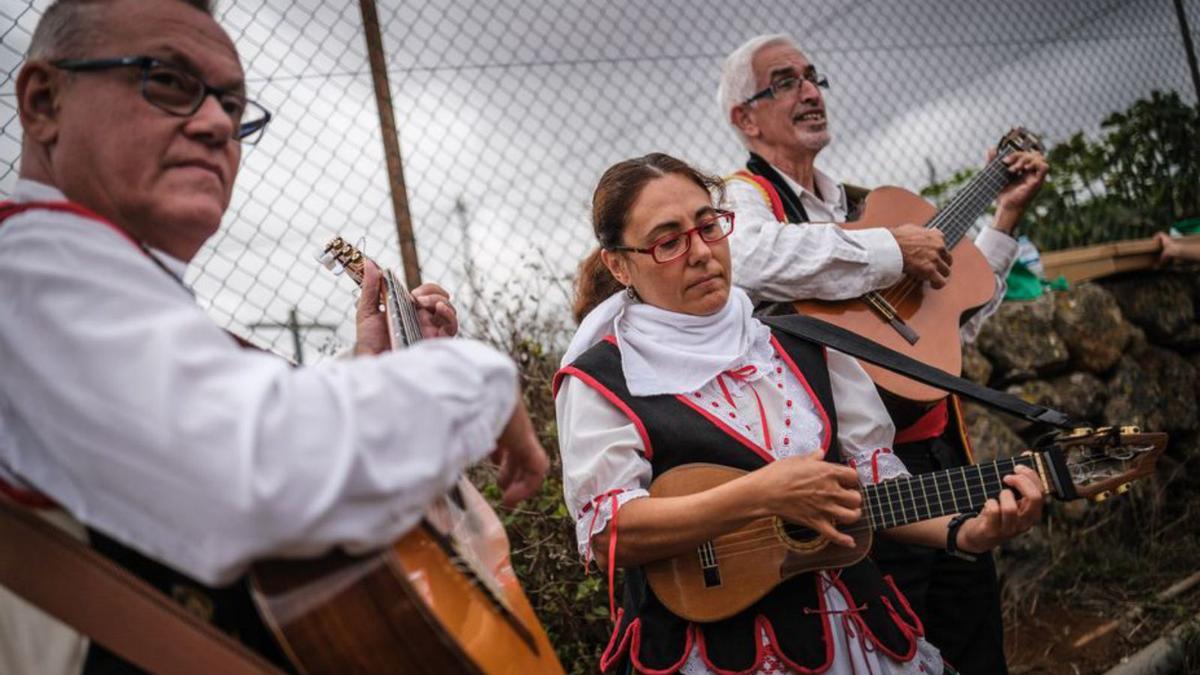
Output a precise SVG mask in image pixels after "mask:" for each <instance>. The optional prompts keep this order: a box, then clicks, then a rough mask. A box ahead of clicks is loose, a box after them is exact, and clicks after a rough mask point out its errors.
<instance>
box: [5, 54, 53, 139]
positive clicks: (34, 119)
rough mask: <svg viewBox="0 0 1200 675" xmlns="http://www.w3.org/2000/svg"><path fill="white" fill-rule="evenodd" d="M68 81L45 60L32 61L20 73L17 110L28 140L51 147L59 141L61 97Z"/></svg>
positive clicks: (18, 75) (22, 67) (18, 77)
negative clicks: (63, 87)
mask: <svg viewBox="0 0 1200 675" xmlns="http://www.w3.org/2000/svg"><path fill="white" fill-rule="evenodd" d="M63 82H64V79H63V78H62V77H61V73H59V72H58V70H57V69H55V68H54V66H51V65H50V64H49V63H47V62H45V61H37V60H34V61H29V62H28V63H26V64H25V65H24V66H21V72H20V73H18V74H17V110H18V112H19V113H20V115H21V128H22V130H23V132H24V134H25V136H26V137H28V138H30V139H32V140H34V141H37V142H38V143H41V144H42V145H50V144H52V143H54V141H56V140H57V139H58V122H59V120H58V98H59V95H60V94H61V93H62V84H63Z"/></svg>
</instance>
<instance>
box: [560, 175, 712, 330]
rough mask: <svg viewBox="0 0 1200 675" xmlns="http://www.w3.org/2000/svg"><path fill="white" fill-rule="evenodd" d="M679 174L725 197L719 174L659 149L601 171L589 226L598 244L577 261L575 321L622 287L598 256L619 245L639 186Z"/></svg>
mask: <svg viewBox="0 0 1200 675" xmlns="http://www.w3.org/2000/svg"><path fill="white" fill-rule="evenodd" d="M669 174H679V175H680V176H683V177H684V178H687V179H688V180H690V181H692V182H693V183H695V184H696V185H697V186H699V187H700V188H701V189H703V190H705V191H707V192H708V193H709V194H712V195H714V196H715V197H716V201H717V203H720V202H721V201H723V200H724V198H725V184H724V183H723V182H722V181H721V179H720V178H716V177H714V176H709V175H707V174H704V173H701V172H699V171H697V170H696V169H694V168H692V167H691V165H689V164H688V163H687V162H684V161H683V160H680V159H676V158H674V157H672V156H670V155H666V154H663V153H661V152H654V153H651V154H649V155H646V156H644V157H637V158H635V159H627V160H625V161H623V162H618V163H616V164H614V165H612V166H610V167H608V170H607V171H605V172H604V175H603V176H601V177H600V182H599V183H598V184H597V185H596V192H595V193H594V194H593V195H592V230H593V231H594V232H595V234H596V241H597V242H599V244H600V246H599V247H598V248H597V249H596V250H594V251H592V252H591V253H590V254H589V255H588V257H587V258H584V260H583V263H581V264H580V265H579V274H578V275H577V276H576V278H575V303H574V307H573V308H572V311H573V313H574V315H575V321H576V322H578V321H582V320H583V317H584V316H586V315H587V313H588V312H590V311H592V310H593V309H595V308H596V305H599V304H600V303H601V302H604V300H605V299H606V298H608V297H609V296H610V295H612V294H613V293H616V292H617V291H619V290H621V284H620V282H618V281H617V280H616V278H614V277H613V275H612V273H611V272H609V271H608V268H607V267H606V266H605V265H604V261H603V260H601V259H600V250H601V249H606V248H608V249H611V248H613V247H616V246H621V245H622V240H621V235H622V234H624V232H625V226H626V225H627V224H628V223H627V222H626V220H627V218H628V216H629V210H630V209H631V208H632V207H633V203H634V202H635V201H637V198H638V196H639V195H641V193H642V188H644V187H646V184H647V183H649V182H650V181H652V180H654V179H655V178H662V177H663V176H667V175H669Z"/></svg>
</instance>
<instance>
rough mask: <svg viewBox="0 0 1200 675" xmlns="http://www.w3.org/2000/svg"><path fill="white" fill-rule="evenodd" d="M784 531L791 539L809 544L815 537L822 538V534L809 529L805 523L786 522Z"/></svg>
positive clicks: (798, 542)
mask: <svg viewBox="0 0 1200 675" xmlns="http://www.w3.org/2000/svg"><path fill="white" fill-rule="evenodd" d="M783 533H784V534H785V535H787V538H788V539H791V540H792V541H794V542H796V543H797V544H808V543H811V542H812V541H813V540H814V539H818V538H820V536H821V535H820V534H818V533H817V531H816V530H812V529H809V528H807V527H804V526H803V525H796V524H794V523H784V524H783Z"/></svg>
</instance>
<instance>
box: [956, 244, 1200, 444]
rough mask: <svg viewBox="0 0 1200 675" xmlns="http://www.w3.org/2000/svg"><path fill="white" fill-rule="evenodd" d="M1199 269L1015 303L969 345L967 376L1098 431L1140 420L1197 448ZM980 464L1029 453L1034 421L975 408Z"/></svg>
mask: <svg viewBox="0 0 1200 675" xmlns="http://www.w3.org/2000/svg"><path fill="white" fill-rule="evenodd" d="M1198 302H1200V268H1193V267H1189V268H1177V269H1171V270H1163V271H1154V272H1146V273H1139V274H1136V275H1126V276H1123V277H1119V278H1112V279H1108V280H1102V281H1099V282H1095V283H1093V282H1087V283H1083V284H1079V285H1077V286H1074V287H1073V288H1071V289H1070V290H1068V291H1064V292H1055V293H1051V294H1049V295H1045V296H1042V297H1041V298H1038V299H1037V300H1033V301H1029V302H1006V303H1004V304H1003V305H1001V306H1000V308H999V310H998V311H997V312H996V314H995V315H994V316H993V317H992V318H991V319H990V320H989V321H988V323H987V324H986V325H985V327H984V330H983V332H982V333H981V334H980V336H979V339H978V340H977V341H976V342H975V344H974V345H968V346H967V347H966V348H965V349H964V354H963V362H964V366H963V369H964V374H965V376H966V377H968V378H970V379H972V380H974V381H976V382H980V383H982V384H987V385H989V386H991V387H993V388H996V389H1002V390H1005V391H1008V392H1010V393H1013V394H1016V395H1017V396H1020V397H1022V398H1024V399H1025V400H1028V401H1031V402H1035V403H1039V404H1042V405H1048V406H1051V407H1054V408H1058V409H1060V410H1062V411H1064V412H1066V413H1069V414H1071V415H1072V416H1074V417H1076V418H1078V419H1083V420H1087V421H1089V422H1091V423H1092V424H1093V425H1095V426H1105V425H1127V424H1134V425H1137V426H1140V427H1142V428H1143V429H1144V430H1148V431H1166V432H1168V433H1170V434H1171V446H1172V448H1171V449H1172V452H1173V453H1181V454H1183V455H1189V454H1192V453H1195V452H1196V451H1197V445H1198V443H1197V440H1198V438H1197V433H1196V432H1197V429H1198V428H1200V408H1198V407H1197V399H1198V398H1200V376H1198V372H1200V322H1198V316H1200V314H1198ZM966 412H967V421H968V423H969V424H970V426H971V430H972V437H973V439H974V441H975V446H976V450H977V454H978V455H979V458H978V459H979V460H981V461H982V460H984V459H991V458H994V457H995V456H997V455H1000V456H1003V455H1008V454H1012V453H1013V452H1015V451H1019V450H1020V449H1022V448H1024V447H1026V444H1027V443H1028V441H1030V440H1031V439H1030V438H1023V436H1027V435H1028V434H1029V433H1030V432H1032V431H1033V430H1031V429H1030V428H1029V424H1028V423H1026V422H1024V421H1023V420H1020V419H1018V418H1014V417H1011V416H1009V415H1005V414H1002V413H997V412H994V411H991V410H985V409H983V408H981V407H980V406H976V405H973V404H968V406H967V411H966Z"/></svg>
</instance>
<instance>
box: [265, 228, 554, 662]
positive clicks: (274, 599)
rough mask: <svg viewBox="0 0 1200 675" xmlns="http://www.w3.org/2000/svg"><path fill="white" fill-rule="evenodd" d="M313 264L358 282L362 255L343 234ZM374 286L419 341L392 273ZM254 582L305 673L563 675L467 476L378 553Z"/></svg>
mask: <svg viewBox="0 0 1200 675" xmlns="http://www.w3.org/2000/svg"><path fill="white" fill-rule="evenodd" d="M320 260H321V262H322V263H323V264H325V265H326V266H327V267H329V268H330V269H331V270H334V271H335V272H337V273H341V272H342V271H345V272H346V273H347V274H348V275H349V276H350V277H352V278H353V279H354V281H355V282H357V283H359V284H361V283H362V278H363V270H364V267H365V263H366V258H365V257H364V256H363V254H362V253H361V252H359V251H358V250H357V249H355V248H354V247H353V246H351V245H350V244H348V243H347V242H346V241H344V240H343V239H342V238H341V237H338V238H335V239H334V240H332V241H331V242H329V244H328V245H326V246H325V248H324V250H323V251H322V253H321V256H320ZM383 285H384V289H383V293H382V296H383V297H382V302H383V305H384V309H385V313H386V316H387V321H388V332H389V336H390V341H391V346H392V348H393V349H398V348H402V347H405V346H408V345H411V344H413V343H414V342H416V341H417V340H419V339H420V338H421V330H420V324H419V322H418V320H417V312H416V307H415V306H414V304H413V301H412V296H411V295H410V294H409V292H408V290H407V289H406V288H405V287H404V285H403V284H402V283H401V282H400V281H399V280H398V279H397V278H396V277H395V276H394V275H393V274H392V272H391V271H390V270H385V271H384V272H383ZM428 451H429V452H437V451H438V449H437V448H429V450H428ZM251 582H252V594H253V596H254V599H255V602H256V603H257V604H258V606H259V610H260V612H261V613H262V615H263V618H264V620H265V622H266V624H267V625H268V626H270V627H271V629H272V630H273V631H274V632H275V636H276V638H277V639H278V641H279V643H280V645H281V646H282V647H283V649H284V652H285V653H286V654H287V655H288V656H289V658H290V659H291V660H292V662H293V664H294V665H295V666H296V668H297V669H298V670H299V671H300V672H302V673H306V674H308V675H324V674H328V675H335V674H336V675H344V674H349V673H361V674H364V675H366V674H372V675H373V674H380V675H382V674H383V673H428V674H429V675H435V674H436V675H441V674H443V673H474V674H487V675H526V674H533V675H540V674H545V675H561V674H562V673H563V669H562V665H560V664H559V662H558V658H557V657H556V656H555V654H554V649H553V648H552V647H551V645H550V641H549V639H548V638H547V637H546V633H545V631H544V630H543V629H542V626H541V624H540V623H539V622H538V620H537V617H536V616H535V615H534V612H533V607H532V606H531V605H530V604H529V600H528V599H527V598H526V597H525V593H524V591H523V590H522V589H521V584H520V582H519V581H518V580H517V577H516V574H515V573H514V572H513V568H512V563H511V561H510V558H509V543H508V537H507V535H506V534H505V533H504V526H503V525H502V524H501V522H500V519H499V518H498V517H497V516H496V513H495V512H494V511H492V509H491V508H490V507H489V506H488V504H487V502H486V501H485V500H484V498H483V496H482V495H480V494H479V492H478V491H477V490H476V489H475V488H474V487H473V486H472V485H471V483H470V482H469V481H467V480H466V479H465V478H464V479H460V480H459V481H458V483H457V484H456V486H455V487H454V488H453V489H452V490H451V491H450V492H449V493H448V494H446V495H444V496H443V497H441V498H440V499H438V500H437V501H436V502H435V503H434V504H433V505H432V506H431V507H430V508H429V509H428V510H427V511H426V512H425V515H424V518H423V519H422V520H421V522H420V524H419V525H418V526H417V527H415V528H414V529H413V530H411V531H410V532H408V533H407V534H405V535H404V536H403V537H401V538H400V539H399V540H398V541H396V542H394V543H393V544H392V545H391V546H389V547H388V548H386V549H384V550H382V551H379V552H376V553H373V554H369V555H364V556H351V555H348V554H345V553H333V554H330V555H327V556H325V557H324V558H320V559H317V560H287V561H283V560H279V561H268V562H264V563H259V564H257V565H255V566H254V568H253V570H252V574H251Z"/></svg>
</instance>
